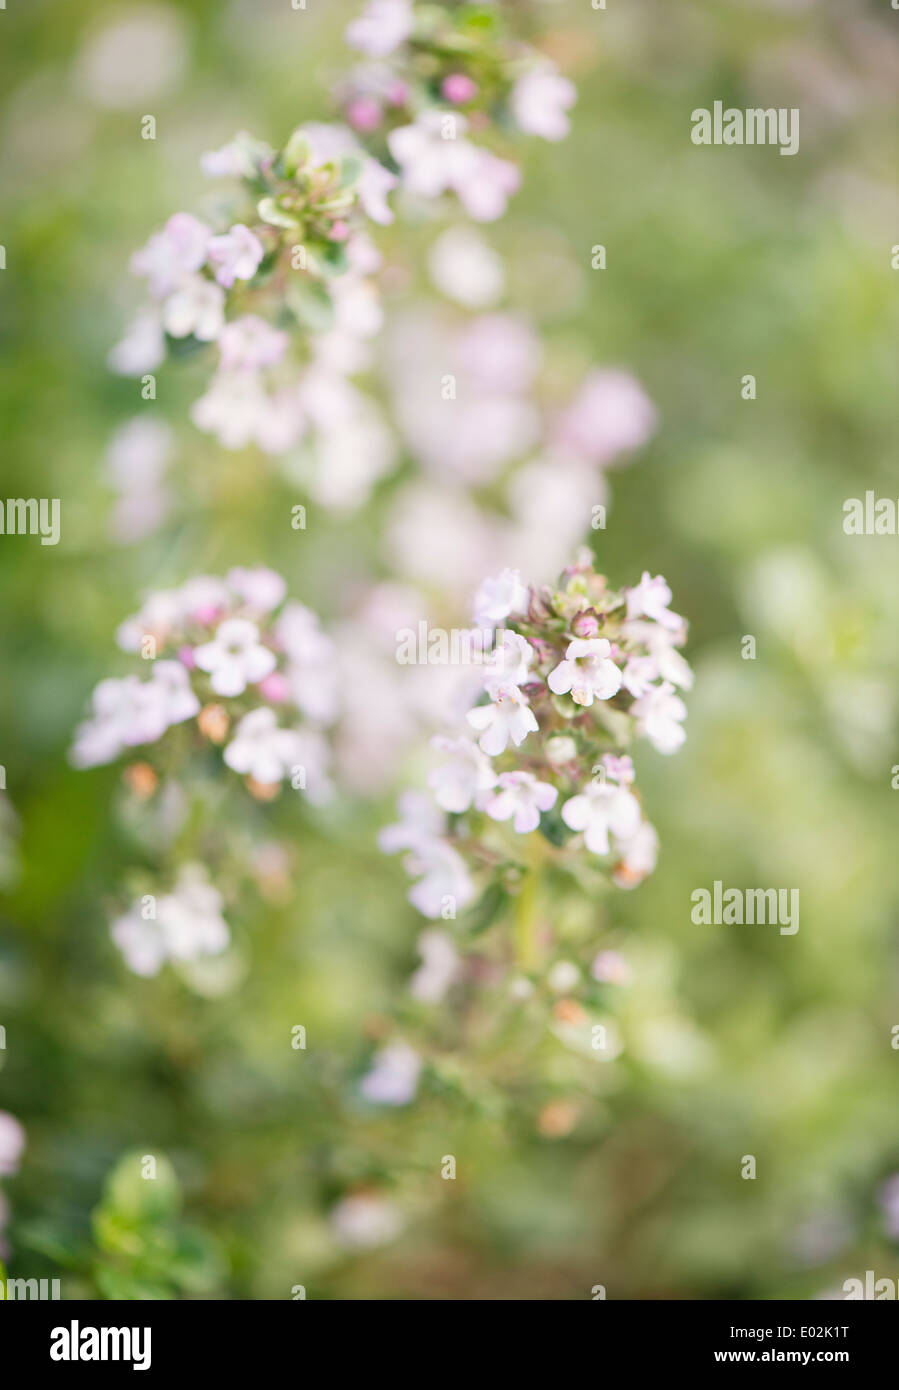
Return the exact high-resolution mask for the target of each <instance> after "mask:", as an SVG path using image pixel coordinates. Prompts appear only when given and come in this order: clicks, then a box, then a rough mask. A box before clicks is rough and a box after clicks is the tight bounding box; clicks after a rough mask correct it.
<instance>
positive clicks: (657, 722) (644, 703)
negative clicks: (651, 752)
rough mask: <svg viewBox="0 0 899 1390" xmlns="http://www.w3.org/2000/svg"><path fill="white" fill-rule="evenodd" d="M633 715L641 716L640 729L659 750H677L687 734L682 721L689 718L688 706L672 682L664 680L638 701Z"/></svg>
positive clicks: (668, 751) (664, 751)
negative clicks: (675, 690)
mask: <svg viewBox="0 0 899 1390" xmlns="http://www.w3.org/2000/svg"><path fill="white" fill-rule="evenodd" d="M631 714H633V715H635V717H636V719H637V732H638V733H640V734H644V735H645V737H646V738H648V739H649V741H650V743H651V744H652V746H653V748H655V749H656V750H657V751H658V752H659V753H676V752H677V750H678V748H680V746H681V744H682V743H683V742H684V740H685V738H686V737H687V733H686V730H685V729H684V727H683V725H682V723H681V720H684V719H686V717H687V707H686V705H685V704H684V702H683V700H682V699H681V698H680V696H679V695H675V693H674V686H673V685H672V684H671V682H670V681H663V682H662V684H661V685H659V686H655V687H654V688H653V689H652V690H650V691H648V692H647V694H646V695H642V696H641V697H640V699H639V700H635V701H634V703H633V704H632V705H631Z"/></svg>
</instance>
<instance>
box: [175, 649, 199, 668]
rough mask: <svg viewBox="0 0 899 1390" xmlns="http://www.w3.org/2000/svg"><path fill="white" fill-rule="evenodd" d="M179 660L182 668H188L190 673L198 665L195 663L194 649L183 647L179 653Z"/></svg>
mask: <svg viewBox="0 0 899 1390" xmlns="http://www.w3.org/2000/svg"><path fill="white" fill-rule="evenodd" d="M178 660H179V661H180V662H181V665H182V666H186V667H187V669H188V671H193V670H194V669H195V667H196V664H197V663H196V662H195V661H194V651H193V647H181V648H180V649H179V651H178Z"/></svg>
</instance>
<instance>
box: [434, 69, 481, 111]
mask: <svg viewBox="0 0 899 1390" xmlns="http://www.w3.org/2000/svg"><path fill="white" fill-rule="evenodd" d="M440 90H441V92H442V93H443V95H444V96H445V97H446V99H447V101H451V102H452V103H453V104H454V105H455V106H462V105H463V104H464V103H465V102H466V101H472V100H473V99H474V98H475V97H476V96H477V94H478V84H477V83H476V82H473V81H472V80H471V78H470V77H468V76H466V74H465V73H464V72H451V73H450V75H449V77H445V78H444V79H443V82H442V83H441V86H440Z"/></svg>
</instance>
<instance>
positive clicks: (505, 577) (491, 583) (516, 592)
mask: <svg viewBox="0 0 899 1390" xmlns="http://www.w3.org/2000/svg"><path fill="white" fill-rule="evenodd" d="M527 606H528V588H527V585H526V584H523V583H522V582H521V575H520V573H519V571H518V570H510V569H505V570H502V571H501V573H500V574H498V575H495V576H494V577H493V578H491V579H485V580H484V582H483V583H482V584H481V587H480V588H479V589H478V591H477V593H476V594H475V596H474V621H475V624H476V626H477V627H490V626H493V625H495V624H496V623H500V622H502V620H503V618H508V617H509V616H510V615H511V614H513V613H525V612H526V611H527Z"/></svg>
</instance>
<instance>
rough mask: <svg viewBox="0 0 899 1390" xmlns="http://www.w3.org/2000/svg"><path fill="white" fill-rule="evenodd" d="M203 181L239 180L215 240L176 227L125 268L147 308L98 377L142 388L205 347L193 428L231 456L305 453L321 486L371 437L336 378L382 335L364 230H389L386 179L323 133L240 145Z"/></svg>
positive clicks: (364, 411) (339, 139) (368, 421)
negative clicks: (144, 293)
mask: <svg viewBox="0 0 899 1390" xmlns="http://www.w3.org/2000/svg"><path fill="white" fill-rule="evenodd" d="M203 168H204V171H205V172H206V173H207V174H208V175H209V176H211V177H222V176H224V177H229V178H231V179H235V180H237V181H238V188H239V194H238V196H237V197H235V198H233V199H232V200H231V201H230V203H227V204H226V210H227V216H225V217H224V219H223V220H221V223H220V227H219V229H218V230H216V228H215V227H214V226H213V225H211V223H210V222H208V221H204V220H201V219H200V218H198V217H195V216H193V214H191V213H188V212H179V213H175V214H174V216H172V217H170V218H169V220H168V222H167V223H166V224H165V226H164V227H163V228H162V230H161V231H159V232H157V233H156V234H155V235H154V236H152V237H151V238H150V240H149V241H148V242H147V244H146V246H144V247H143V248H142V249H141V250H140V251H138V252H137V253H136V254H135V255H134V257H133V258H132V262H131V268H132V271H133V272H134V273H135V274H136V275H138V276H141V277H143V278H144V279H146V281H147V288H148V291H149V304H148V306H147V307H145V308H144V309H143V310H142V311H141V312H140V314H139V315H138V318H137V319H136V321H135V323H134V325H133V326H132V328H131V329H130V331H129V332H128V334H127V335H126V337H125V338H124V339H123V341H122V342H120V343H119V344H118V345H117V346H116V347H115V348H114V349H113V351H112V353H111V354H110V359H109V360H110V366H111V367H112V368H113V370H115V371H118V372H120V373H122V374H124V375H134V376H141V375H143V374H145V373H148V372H153V371H155V370H156V368H157V367H158V366H159V365H160V364H161V363H162V362H163V360H164V359H165V357H166V356H167V355H168V354H172V355H179V356H181V355H183V354H184V353H186V352H188V351H197V350H202V349H203V348H204V347H206V348H208V347H209V346H210V345H212V344H215V346H216V349H217V353H218V363H217V369H216V371H215V373H214V375H213V377H212V380H211V382H210V383H209V385H208V388H207V390H206V391H205V393H204V394H203V395H202V396H201V397H200V399H199V400H197V401H196V402H195V404H194V406H193V409H192V419H193V421H194V424H195V425H196V426H197V427H198V428H199V429H201V430H203V431H204V432H206V433H209V434H213V435H214V436H215V437H216V438H217V439H218V441H219V443H220V444H222V445H223V446H224V447H225V448H229V449H241V448H244V447H246V446H247V445H249V444H253V443H254V444H256V445H258V446H259V447H260V448H261V449H263V450H264V451H266V452H269V453H272V454H281V453H284V452H285V451H287V450H289V449H292V448H293V447H294V446H296V445H298V444H299V443H300V442H301V441H305V442H306V444H307V445H308V447H309V448H310V449H312V451H313V452H314V453H315V452H323V453H326V454H327V455H328V457H326V458H325V459H323V460H321V461H320V462H321V464H322V466H321V468H320V470H319V471H320V472H321V473H322V474H323V475H324V476H325V477H327V476H328V474H329V473H330V472H331V471H333V455H334V454H335V453H338V452H339V456H340V458H342V459H344V460H346V459H347V458H352V456H353V455H354V454H355V455H356V456H358V454H359V453H360V451H359V450H358V447H357V445H358V436H359V432H360V431H361V430H370V431H372V433H377V431H378V427H379V424H380V420H379V416H378V413H377V411H376V409H375V407H374V406H373V404H372V403H371V401H369V400H368V398H367V397H365V396H364V395H363V394H362V393H360V392H359V391H358V390H357V389H356V388H355V387H353V385H352V384H351V383H350V381H349V380H348V377H349V376H350V375H351V374H353V373H355V372H358V371H360V370H362V369H363V368H364V367H366V366H367V364H368V357H367V352H368V349H367V341H368V340H369V339H370V338H371V337H372V336H373V335H374V334H375V333H377V332H378V330H379V328H380V326H381V308H380V303H379V298H378V294H377V291H376V288H375V286H374V284H373V281H372V279H371V277H372V274H373V272H374V271H376V270H377V269H378V267H379V265H380V256H379V253H378V252H377V250H376V249H375V247H374V245H373V243H372V242H371V240H370V238H369V237H368V235H367V232H366V228H367V226H368V225H369V224H370V222H371V221H374V222H379V223H384V222H387V221H389V220H391V218H392V213H391V212H390V209H389V207H388V205H387V201H386V194H387V192H388V191H389V190H390V188H392V187H393V185H394V184H395V182H396V178H395V176H394V175H393V174H391V173H390V172H389V171H388V170H386V169H384V168H383V167H382V166H381V165H379V164H378V163H377V161H375V160H374V159H372V158H370V157H369V156H368V155H366V154H365V153H364V152H363V151H362V150H361V149H360V148H359V147H358V145H357V142H356V141H355V138H354V137H353V136H352V133H351V132H349V131H346V130H345V129H343V128H341V127H333V126H312V125H310V126H308V127H306V128H305V129H301V130H297V131H295V132H294V134H293V135H292V136H291V138H290V140H289V141H288V142H287V145H286V147H285V148H284V149H283V150H281V151H277V152H276V151H274V150H272V149H270V148H269V147H268V146H267V145H263V144H261V143H259V142H258V141H255V140H253V139H251V138H250V137H249V136H247V135H241V136H238V137H237V139H236V140H234V141H233V142H232V143H231V144H230V145H227V146H225V147H224V148H223V149H221V150H217V151H215V152H214V153H212V154H209V155H207V156H205V157H204V160H203ZM348 431H352V437H351V439H350V440H349V441H348V440H347V439H346V435H347V432H348ZM389 463H390V454H389V452H388V453H387V455H386V457H385V449H384V447H382V448H381V449H380V450H377V449H375V450H373V451H372V452H371V454H370V456H369V457H368V458H367V460H366V468H365V478H364V479H363V480H360V479H358V478H356V477H355V476H354V477H352V478H351V479H350V483H349V484H348V487H349V489H350V491H352V490H353V489H355V491H357V492H359V493H360V495H361V498H364V496H365V495H367V490H366V489H367V486H370V483H371V481H372V480H373V479H374V477H376V476H377V474H378V472H379V471H383V469H384V468H386V467H387V466H388V465H389ZM326 464H329V465H332V467H326V466H325V465H326ZM355 466H356V469H357V470H358V468H359V465H358V463H357V464H356V465H355ZM332 487H333V484H332ZM338 500H340V499H338ZM353 500H354V501H355V500H360V499H359V498H354V499H353Z"/></svg>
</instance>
